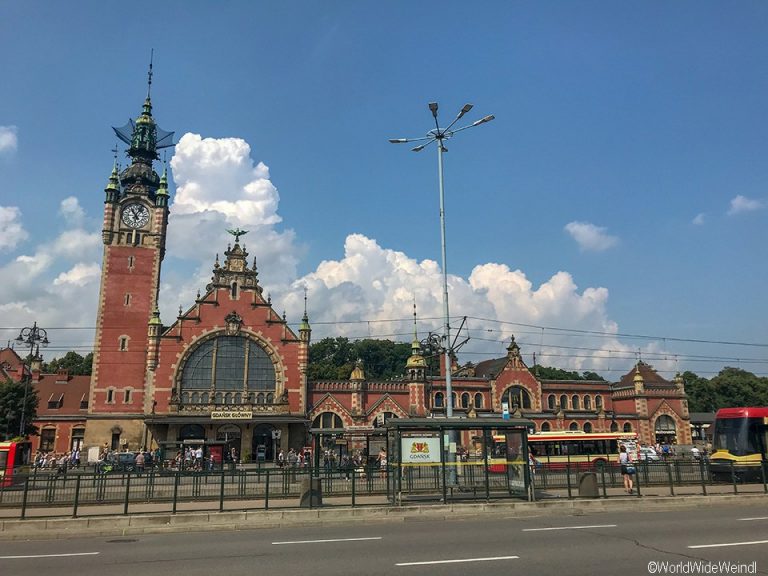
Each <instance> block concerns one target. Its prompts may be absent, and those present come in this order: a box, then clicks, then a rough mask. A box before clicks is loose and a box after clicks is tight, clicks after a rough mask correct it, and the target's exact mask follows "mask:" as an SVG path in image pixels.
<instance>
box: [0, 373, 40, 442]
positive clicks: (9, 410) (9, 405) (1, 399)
mask: <svg viewBox="0 0 768 576" xmlns="http://www.w3.org/2000/svg"><path fill="white" fill-rule="evenodd" d="M26 388H27V400H26V403H25V402H24V389H25V386H24V384H21V383H19V382H13V381H11V380H6V381H5V382H0V437H2V438H5V439H10V438H15V437H17V436H18V435H19V426H21V413H22V406H23V407H24V414H25V415H24V435H25V436H27V435H30V434H37V427H36V426H35V425H34V424H33V422H34V420H35V418H36V417H37V404H38V397H37V391H36V390H35V389H34V388H33V387H32V386H31V385H29V384H28V385H27V386H26Z"/></svg>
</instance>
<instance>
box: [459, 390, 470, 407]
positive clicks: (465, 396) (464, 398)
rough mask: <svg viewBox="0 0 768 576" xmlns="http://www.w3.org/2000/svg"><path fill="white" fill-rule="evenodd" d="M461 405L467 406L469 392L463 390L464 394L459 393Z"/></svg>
mask: <svg viewBox="0 0 768 576" xmlns="http://www.w3.org/2000/svg"><path fill="white" fill-rule="evenodd" d="M461 407H462V408H469V392H464V394H462V395H461Z"/></svg>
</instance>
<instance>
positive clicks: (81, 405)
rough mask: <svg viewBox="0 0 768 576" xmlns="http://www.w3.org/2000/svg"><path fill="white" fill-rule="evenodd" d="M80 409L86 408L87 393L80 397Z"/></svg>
mask: <svg viewBox="0 0 768 576" xmlns="http://www.w3.org/2000/svg"><path fill="white" fill-rule="evenodd" d="M80 410H88V395H87V394H83V397H82V398H80Z"/></svg>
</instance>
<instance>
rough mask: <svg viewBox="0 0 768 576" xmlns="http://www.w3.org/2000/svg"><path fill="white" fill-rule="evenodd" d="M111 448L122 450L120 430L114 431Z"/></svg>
mask: <svg viewBox="0 0 768 576" xmlns="http://www.w3.org/2000/svg"><path fill="white" fill-rule="evenodd" d="M109 449H110V450H120V432H112V441H111V442H110V443H109Z"/></svg>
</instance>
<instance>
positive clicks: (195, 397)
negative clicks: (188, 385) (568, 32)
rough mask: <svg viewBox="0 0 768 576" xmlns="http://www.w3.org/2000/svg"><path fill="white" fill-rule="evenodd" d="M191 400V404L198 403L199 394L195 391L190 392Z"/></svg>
mask: <svg viewBox="0 0 768 576" xmlns="http://www.w3.org/2000/svg"><path fill="white" fill-rule="evenodd" d="M190 400H192V404H199V403H200V394H198V393H197V392H192V396H191V398H190Z"/></svg>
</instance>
